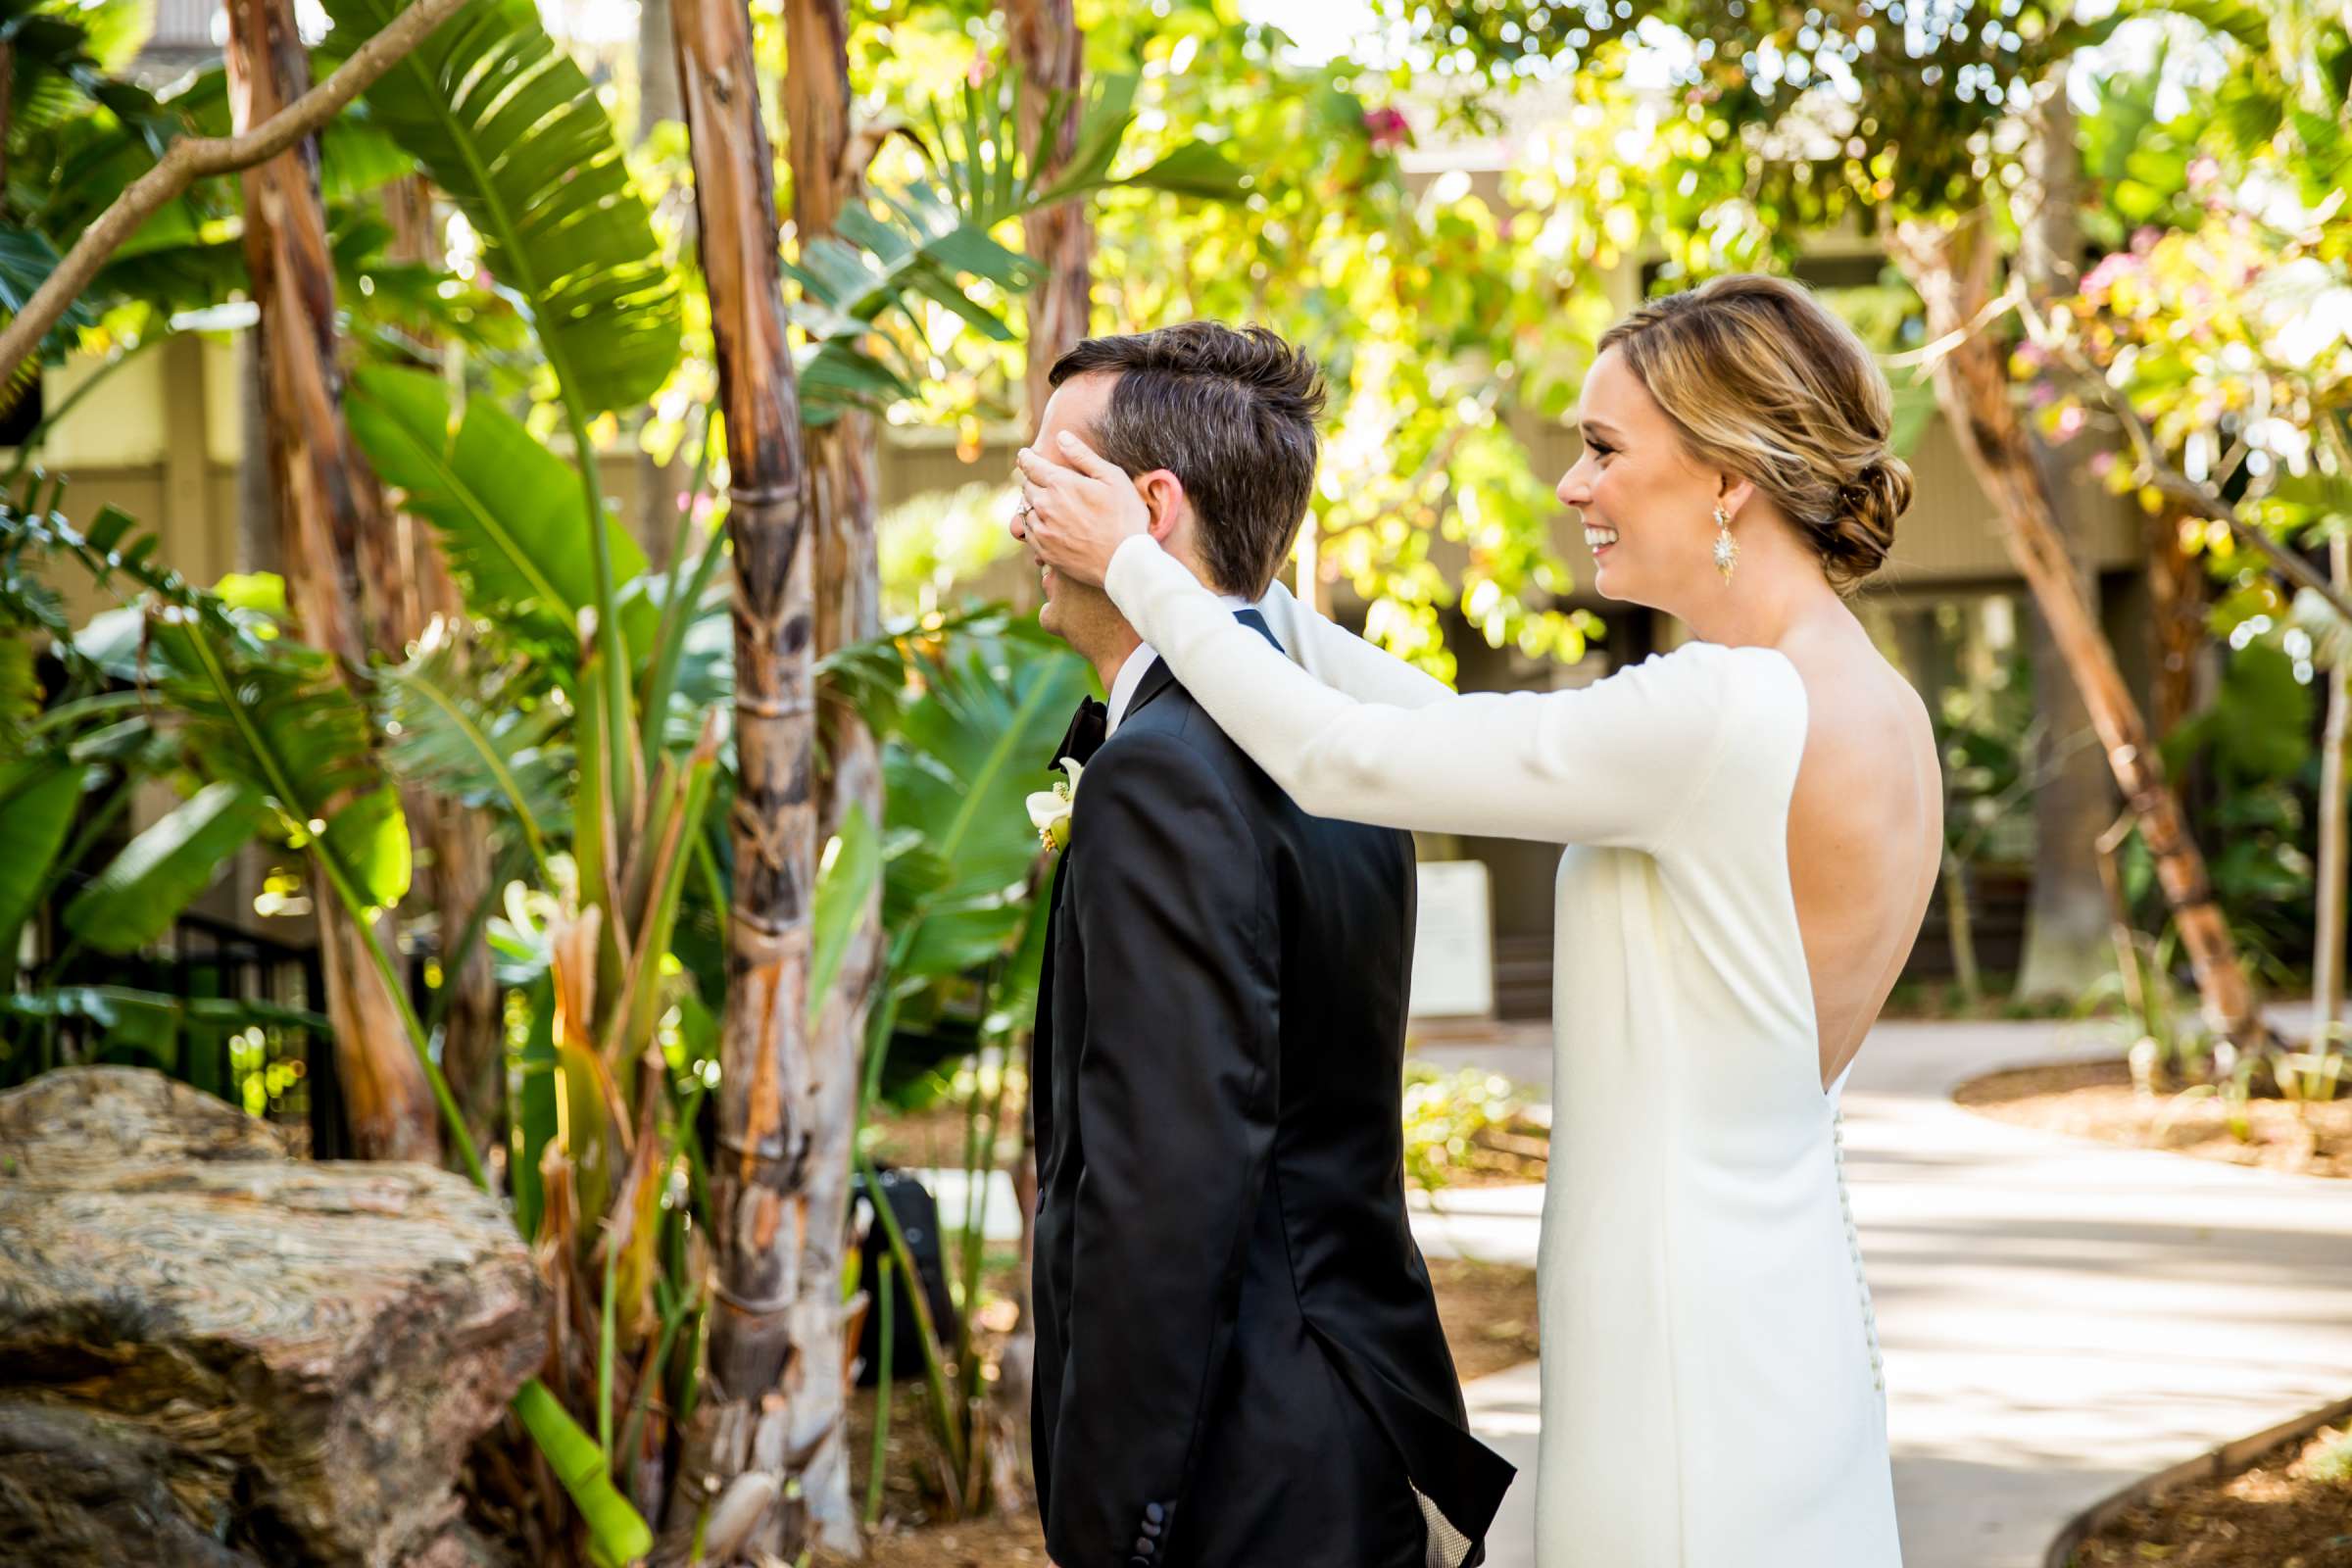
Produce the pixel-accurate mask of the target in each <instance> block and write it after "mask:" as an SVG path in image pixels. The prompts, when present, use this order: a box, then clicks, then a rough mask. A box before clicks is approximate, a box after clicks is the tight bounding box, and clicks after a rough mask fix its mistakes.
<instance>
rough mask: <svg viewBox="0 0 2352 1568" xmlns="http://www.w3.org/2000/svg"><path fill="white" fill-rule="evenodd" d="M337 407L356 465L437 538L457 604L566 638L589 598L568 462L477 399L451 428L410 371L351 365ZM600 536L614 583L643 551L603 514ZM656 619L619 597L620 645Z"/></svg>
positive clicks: (592, 580) (584, 535)
mask: <svg viewBox="0 0 2352 1568" xmlns="http://www.w3.org/2000/svg"><path fill="white" fill-rule="evenodd" d="M344 412H345V415H346V417H348V418H349V419H350V421H351V433H352V436H353V438H354V439H355V440H357V441H358V442H359V444H360V447H361V449H362V450H363V451H365V452H366V453H367V454H368V462H370V463H372V464H374V465H375V469H376V471H377V472H378V473H380V474H381V475H383V477H384V478H385V479H387V480H389V481H390V482H391V483H393V484H396V485H399V486H400V487H401V488H402V489H404V490H406V491H407V492H408V505H409V507H410V509H411V510H412V511H415V512H417V513H421V514H422V515H424V516H425V517H426V518H428V519H430V521H431V522H432V524H433V527H434V528H435V530H436V531H438V532H439V534H440V535H441V541H442V544H443V546H444V547H445V548H446V550H447V552H448V556H449V562H450V566H451V568H452V570H454V571H455V572H456V573H457V574H458V576H459V577H460V578H461V579H462V580H463V582H464V583H465V586H466V608H467V609H469V610H471V611H472V612H473V613H475V614H477V615H484V616H490V617H494V618H502V619H512V618H513V617H515V616H517V615H520V616H531V617H537V618H538V619H539V620H540V621H541V623H542V628H543V629H544V630H546V631H549V632H552V633H554V634H556V637H557V640H558V641H559V642H567V641H568V640H569V637H570V628H571V625H572V623H573V620H574V618H575V617H576V616H577V615H578V613H579V612H580V611H581V610H582V609H584V608H586V607H588V606H591V605H593V604H595V603H596V569H595V564H594V562H593V560H592V559H591V553H590V551H589V548H588V518H587V515H586V503H585V502H584V501H583V500H582V499H581V494H580V486H579V482H578V476H577V475H576V474H575V472H574V471H573V469H572V466H571V465H570V464H568V463H566V462H564V460H563V459H562V458H560V457H558V456H556V455H555V454H554V453H552V452H550V451H548V450H547V448H546V447H545V446H544V445H542V444H541V443H540V442H539V441H538V440H537V439H535V438H534V437H533V436H532V435H531V433H530V431H529V430H528V429H527V428H526V427H525V426H524V425H523V423H522V421H521V420H519V419H517V418H515V417H514V416H513V415H511V414H509V413H507V412H506V411H505V410H504V409H501V408H499V407H498V406H497V405H496V404H495V403H493V402H491V401H490V400H489V399H487V398H470V399H468V400H466V412H465V417H464V418H463V419H462V420H458V421H456V423H455V428H454V429H453V428H452V424H453V414H452V410H451V408H450V397H449V389H448V388H447V387H446V386H445V385H444V384H443V383H442V382H441V380H440V379H439V378H438V377H437V376H433V375H428V374H426V373H424V372H423V371H420V370H404V369H397V368H391V367H387V366H369V367H367V368H362V369H361V370H359V371H358V372H357V373H356V374H355V375H353V377H352V383H351V392H350V396H349V397H348V398H347V399H346V401H345V404H344ZM605 535H606V537H607V539H609V540H610V541H611V544H612V550H613V577H614V578H615V580H617V581H621V582H626V581H628V580H629V579H631V578H633V577H635V576H637V575H639V574H640V573H642V572H643V571H644V570H645V552H644V551H643V550H641V549H639V548H638V546H637V541H636V540H634V539H632V538H630V537H629V534H628V531H627V530H626V529H624V528H622V527H621V526H620V525H619V524H618V523H617V522H615V521H613V519H611V518H607V519H606V520H605ZM658 619H659V613H658V612H657V611H656V610H655V608H654V606H653V605H652V604H650V603H648V602H646V601H645V600H643V599H637V600H633V601H631V602H630V603H629V604H628V606H627V608H624V610H623V611H622V629H623V631H624V632H625V633H626V635H627V638H628V645H629V647H631V648H632V649H639V650H643V649H649V648H651V647H652V645H653V633H654V626H655V622H656V621H657V620H658Z"/></svg>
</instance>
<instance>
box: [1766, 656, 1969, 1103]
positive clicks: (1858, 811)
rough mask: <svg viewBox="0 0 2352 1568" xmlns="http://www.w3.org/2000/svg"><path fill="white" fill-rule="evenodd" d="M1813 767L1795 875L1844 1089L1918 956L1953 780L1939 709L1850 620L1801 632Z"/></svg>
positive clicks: (1794, 819) (1833, 1068)
mask: <svg viewBox="0 0 2352 1568" xmlns="http://www.w3.org/2000/svg"><path fill="white" fill-rule="evenodd" d="M1781 652H1782V653H1784V654H1786V655H1787V656H1788V657H1789V661H1790V662H1792V663H1794V664H1795V665H1796V668H1797V673H1798V674H1799V675H1801V676H1802V677H1803V678H1804V683H1805V695H1806V699H1807V705H1808V709H1809V719H1808V725H1807V732H1806V736H1805V751H1804V760H1803V761H1802V763H1801V764H1800V765H1799V766H1798V769H1797V775H1796V790H1795V794H1794V796H1793V798H1792V799H1791V800H1790V802H1789V885H1790V889H1791V891H1792V893H1793V894H1794V897H1795V901H1796V923H1797V927H1798V933H1799V935H1800V936H1801V938H1802V940H1803V942H1804V949H1805V962H1806V965H1807V967H1808V968H1809V970H1810V971H1811V976H1812V983H1813V1007H1814V1016H1815V1018H1816V1020H1817V1021H1818V1023H1819V1025H1820V1030H1821V1038H1820V1050H1821V1081H1822V1085H1823V1087H1824V1088H1825V1089H1826V1088H1827V1087H1828V1086H1830V1085H1831V1084H1834V1083H1835V1082H1836V1081H1837V1079H1838V1074H1839V1073H1841V1072H1843V1071H1844V1070H1845V1068H1846V1066H1847V1064H1848V1063H1849V1062H1851V1061H1852V1060H1853V1059H1854V1055H1855V1054H1856V1053H1857V1052H1859V1051H1860V1050H1861V1047H1862V1040H1863V1037H1864V1036H1865V1035H1867V1034H1868V1033H1869V1032H1870V1027H1871V1025H1872V1024H1873V1023H1875V1022H1877V1021H1878V1016H1879V1009H1880V1008H1881V1007H1883V1006H1885V1005H1886V1004H1887V993H1888V992H1889V991H1891V990H1893V988H1894V982H1895V978H1896V976H1898V975H1899V974H1900V973H1901V972H1902V967H1903V963H1904V961H1905V960H1906V959H1907V958H1909V957H1910V956H1911V947H1912V944H1913V943H1914V942H1915V941H1916V940H1917V938H1918V934H1919V927H1920V920H1921V918H1922V916H1924V915H1925V914H1926V912H1927V907H1928V901H1929V899H1930V898H1932V897H1933V896H1934V893H1935V887H1936V870H1937V867H1938V866H1939V864H1940V863H1941V860H1942V856H1943V782H1942V774H1941V771H1940V769H1939V767H1938V765H1937V760H1936V739H1935V733H1934V730H1933V728H1932V727H1931V725H1930V723H1929V720H1928V711H1927V707H1926V705H1925V704H1923V703H1922V702H1921V701H1920V698H1919V694H1918V693H1917V692H1915V691H1913V690H1912V688H1911V686H1910V683H1909V682H1907V681H1905V680H1904V679H1903V677H1902V675H1901V673H1900V672H1899V671H1897V670H1896V669H1894V667H1893V666H1891V665H1890V664H1888V663H1887V661H1886V659H1885V658H1884V657H1882V656H1881V655H1880V653H1879V651H1878V649H1877V648H1876V647H1874V646H1873V645H1872V643H1871V641H1870V637H1869V635H1868V634H1867V633H1866V632H1864V631H1863V629H1862V626H1861V624H1860V622H1858V621H1856V620H1855V619H1854V618H1853V617H1852V616H1851V615H1850V614H1846V613H1842V612H1840V613H1837V614H1835V615H1827V616H1822V617H1818V618H1817V619H1816V620H1814V621H1813V622H1811V623H1809V624H1805V625H1799V626H1797V627H1794V628H1792V629H1791V630H1790V632H1789V637H1788V638H1787V639H1786V640H1785V641H1784V642H1783V643H1782V644H1781Z"/></svg>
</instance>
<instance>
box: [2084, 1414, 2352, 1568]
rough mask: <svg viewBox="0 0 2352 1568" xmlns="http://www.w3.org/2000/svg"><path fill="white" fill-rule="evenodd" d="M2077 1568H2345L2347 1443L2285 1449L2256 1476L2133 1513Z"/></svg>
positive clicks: (2351, 1507) (2202, 1487)
mask: <svg viewBox="0 0 2352 1568" xmlns="http://www.w3.org/2000/svg"><path fill="white" fill-rule="evenodd" d="M2074 1562H2075V1568H2123V1565H2126V1564H2129V1565H2131V1568H2144V1565H2145V1564H2148V1563H2170V1564H2178V1565H2180V1568H2352V1437H2347V1436H2346V1435H2345V1434H2344V1433H2341V1432H2330V1431H2323V1432H2321V1433H2320V1434H2319V1435H2318V1436H2317V1437H2314V1438H2309V1439H2303V1438H2298V1439H2296V1440H2294V1441H2293V1442H2291V1443H2287V1444H2282V1445H2280V1446H2278V1447H2277V1448H2274V1449H2272V1450H2271V1451H2270V1452H2269V1453H2267V1454H2265V1455H2263V1457H2262V1458H2261V1459H2260V1460H2258V1461H2256V1463H2255V1466H2254V1468H2252V1469H2251V1470H2248V1471H2246V1472H2245V1473H2244V1474H2242V1475H2238V1476H2234V1477H2232V1478H2231V1479H2229V1480H2228V1481H2222V1482H2199V1483H2197V1484H2195V1485H2193V1486H2188V1487H2183V1488H2181V1489H2180V1491H2178V1492H2174V1493H2171V1494H2168V1495H2165V1496H2163V1497H2160V1498H2158V1499H2157V1500H2156V1501H2155V1502H2153V1503H2151V1504H2148V1505H2146V1506H2144V1507H2138V1508H2133V1509H2131V1510H2130V1511H2129V1512H2127V1513H2126V1514H2125V1515H2124V1516H2123V1517H2122V1518H2121V1519H2118V1520H2117V1521H2116V1522H2115V1523H2114V1524H2112V1525H2110V1526H2109V1527H2108V1528H2107V1529H2106V1530H2104V1531H2102V1532H2100V1533H2099V1535H2098V1536H2096V1537H2095V1538H2093V1539H2092V1540H2091V1541H2090V1542H2089V1543H2088V1544H2085V1545H2083V1546H2082V1547H2080V1548H2078V1549H2077V1551H2076V1552H2075V1558H2074Z"/></svg>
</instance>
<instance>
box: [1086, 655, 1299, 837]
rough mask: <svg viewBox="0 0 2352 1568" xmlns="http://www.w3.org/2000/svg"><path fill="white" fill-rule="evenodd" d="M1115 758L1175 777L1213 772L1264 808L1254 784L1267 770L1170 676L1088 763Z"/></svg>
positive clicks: (1241, 799) (1246, 799)
mask: <svg viewBox="0 0 2352 1568" xmlns="http://www.w3.org/2000/svg"><path fill="white" fill-rule="evenodd" d="M1106 761H1117V762H1121V763H1122V764H1124V765H1128V766H1133V767H1137V768H1151V769H1153V770H1156V771H1159V772H1163V773H1167V774H1169V775H1171V776H1172V777H1182V776H1184V775H1187V774H1191V775H1194V776H1213V777H1215V778H1216V779H1218V780H1220V781H1221V782H1223V784H1224V785H1225V786H1226V787H1227V788H1228V789H1230V790H1232V791H1233V792H1234V794H1235V797H1236V799H1237V801H1238V802H1240V803H1241V804H1243V805H1245V806H1249V807H1250V808H1251V809H1258V808H1260V807H1262V802H1261V801H1259V799H1258V795H1259V792H1258V790H1257V789H1256V787H1255V785H1256V783H1257V782H1258V781H1259V780H1262V779H1264V777H1265V775H1264V774H1263V773H1260V772H1259V771H1258V769H1257V766H1256V764H1255V763H1253V762H1251V761H1250V756H1249V754H1248V753H1247V752H1244V751H1243V750H1242V749H1241V748H1240V747H1239V746H1237V745H1235V744H1234V742H1233V739H1232V737H1231V736H1229V735H1227V734H1226V733H1225V731H1224V730H1222V729H1220V728H1219V727H1218V726H1217V721H1216V720H1215V719H1213V718H1211V717H1209V716H1208V712H1207V711H1206V710H1205V709H1203V708H1202V707H1201V705H1200V704H1199V703H1197V702H1195V701H1193V694H1192V693H1190V692H1188V691H1186V690H1185V689H1184V686H1183V683H1182V682H1177V681H1172V682H1170V683H1169V685H1168V688H1167V690H1165V691H1163V692H1161V693H1160V694H1159V696H1158V698H1157V699H1156V700H1155V701H1153V702H1152V704H1151V706H1149V707H1147V708H1144V709H1141V710H1139V711H1136V712H1134V713H1131V714H1130V715H1128V717H1127V718H1126V720H1125V721H1124V722H1122V723H1121V724H1120V725H1119V730H1118V733H1117V734H1115V735H1113V736H1112V737H1111V738H1110V739H1109V740H1108V741H1106V742H1104V743H1103V750H1102V751H1100V752H1098V753H1097V754H1096V756H1095V761H1094V762H1093V763H1091V764H1089V765H1090V767H1092V766H1098V765H1100V764H1102V763H1103V762H1106Z"/></svg>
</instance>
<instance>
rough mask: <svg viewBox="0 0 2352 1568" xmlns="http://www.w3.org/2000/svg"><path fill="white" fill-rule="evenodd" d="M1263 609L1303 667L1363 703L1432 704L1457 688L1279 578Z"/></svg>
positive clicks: (1276, 635)
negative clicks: (1328, 614)
mask: <svg viewBox="0 0 2352 1568" xmlns="http://www.w3.org/2000/svg"><path fill="white" fill-rule="evenodd" d="M1257 608H1258V611H1259V613H1262V614H1263V615H1264V616H1265V617H1266V625H1267V627H1268V628H1269V629H1271V630H1272V631H1273V633H1274V640H1275V641H1277V642H1279V643H1281V644H1282V646H1283V648H1284V649H1285V650H1286V651H1287V652H1288V653H1289V654H1290V656H1291V658H1292V660H1293V661H1294V662H1297V663H1298V665H1299V668H1300V669H1303V670H1305V671H1306V672H1307V673H1308V674H1310V675H1312V676H1314V677H1315V679H1317V680H1319V681H1321V682H1322V683H1323V684H1324V685H1326V686H1329V687H1331V688H1332V689H1333V690H1335V691H1342V692H1346V693H1347V694H1348V696H1350V697H1352V698H1354V699H1355V700H1356V701H1358V702H1362V703H1390V704H1394V705H1395V706H1397V707H1398V708H1426V707H1428V706H1429V705H1430V704H1431V703H1434V702H1437V701H1439V700H1441V699H1443V698H1446V697H1451V696H1452V695H1453V688H1452V687H1450V686H1448V685H1446V683H1445V682H1444V681H1442V680H1439V679H1438V678H1437V677H1436V676H1434V675H1431V674H1429V673H1428V672H1427V671H1425V670H1421V669H1417V668H1415V667H1414V666H1413V665H1411V664H1408V663H1406V662H1404V661H1403V660H1401V659H1398V658H1397V656H1396V655H1395V654H1392V653H1388V652H1387V651H1385V650H1383V649H1379V648H1375V647H1373V646H1372V645H1371V644H1370V643H1368V642H1366V641H1365V640H1364V639H1363V638H1361V637H1358V636H1357V635H1356V634H1355V633H1353V632H1351V631H1349V630H1348V628H1347V627H1345V626H1342V625H1339V624H1337V623H1335V622H1334V621H1332V620H1330V619H1328V618H1326V617H1325V616H1324V615H1323V614H1322V613H1321V612H1319V611H1317V610H1316V609H1315V608H1314V606H1312V605H1309V604H1305V603H1302V602H1301V601H1299V599H1297V598H1295V597H1293V596H1292V593H1291V591H1290V590H1289V589H1288V588H1285V587H1284V586H1283V585H1282V583H1281V582H1280V581H1279V580H1278V581H1276V582H1275V583H1274V585H1273V586H1272V587H1270V588H1268V589H1267V590H1266V592H1265V596H1264V597H1263V598H1261V599H1259V600H1258V602H1257Z"/></svg>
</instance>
